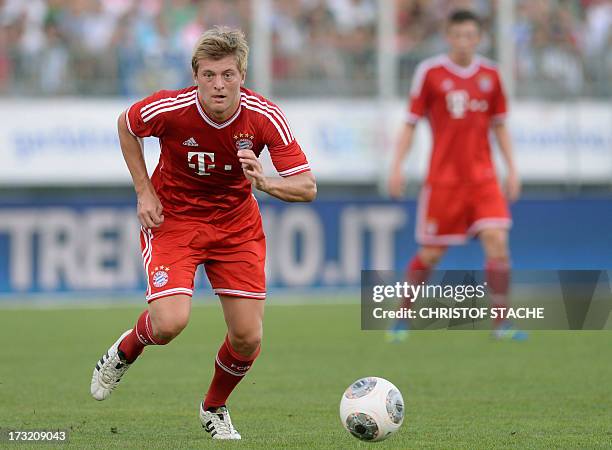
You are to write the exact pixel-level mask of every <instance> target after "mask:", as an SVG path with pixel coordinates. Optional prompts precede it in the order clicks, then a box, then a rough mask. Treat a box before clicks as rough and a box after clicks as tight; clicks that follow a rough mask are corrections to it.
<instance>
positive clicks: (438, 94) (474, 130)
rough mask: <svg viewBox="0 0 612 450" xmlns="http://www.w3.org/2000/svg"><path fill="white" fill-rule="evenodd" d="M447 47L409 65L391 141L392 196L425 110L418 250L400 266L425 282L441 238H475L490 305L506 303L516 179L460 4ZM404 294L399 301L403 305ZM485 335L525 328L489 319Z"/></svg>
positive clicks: (502, 103) (499, 89) (500, 113)
mask: <svg viewBox="0 0 612 450" xmlns="http://www.w3.org/2000/svg"><path fill="white" fill-rule="evenodd" d="M446 38H447V41H448V44H449V52H448V54H444V55H440V56H435V57H432V58H429V59H426V60H424V61H423V62H421V63H420V64H419V66H418V67H417V69H416V71H415V74H414V79H413V82H412V87H411V90H410V101H409V107H408V111H407V116H406V121H405V124H404V125H403V128H402V130H401V132H400V134H399V136H398V139H397V143H396V146H395V152H394V157H393V162H392V165H391V167H392V168H391V174H390V177H389V186H388V188H389V194H390V195H391V197H393V198H399V197H400V196H401V194H402V189H403V185H404V175H403V172H402V165H403V164H402V163H403V161H404V159H405V158H406V156H407V155H408V153H409V151H410V147H411V145H412V141H413V136H414V130H415V127H416V124H417V122H418V120H419V119H421V118H423V117H426V118H427V119H428V121H429V124H430V127H431V131H432V134H433V149H432V153H431V160H430V164H429V171H428V174H427V178H426V180H425V183H424V185H423V187H422V189H421V192H420V195H419V199H418V211H417V218H416V233H415V234H416V240H417V242H418V244H419V246H420V247H419V250H418V252H417V254H416V255H415V256H414V257H413V259H412V260H411V261H410V262H409V264H408V267H407V268H406V279H407V280H408V281H409V282H410V283H412V284H419V283H422V282H425V281H426V280H427V279H428V278H429V276H430V273H431V270H432V269H433V268H434V267H435V266H436V265H437V264H438V262H439V261H440V259H441V258H442V257H443V256H444V254H445V252H446V250H447V248H448V246H449V245H461V244H464V243H465V242H466V241H467V240H468V239H469V238H471V237H478V239H479V240H480V242H481V244H482V248H483V250H484V254H485V261H486V262H485V271H486V278H487V283H488V286H487V287H488V292H489V296H490V297H491V301H492V306H494V307H505V306H507V304H508V290H509V283H510V253H509V249H508V230H509V229H510V227H511V224H512V220H511V217H510V211H509V208H508V201H515V200H516V199H517V198H518V197H519V195H520V191H521V183H520V179H519V175H518V173H517V169H516V166H515V163H514V158H513V154H512V143H511V140H510V135H509V132H508V129H507V127H506V124H505V118H506V113H507V104H506V96H505V94H504V89H503V86H502V82H501V78H500V75H499V73H498V71H497V68H496V67H495V65H494V64H493V63H492V62H491V61H489V60H487V59H485V58H483V57H482V56H480V55H478V54H476V49H477V47H478V44H479V42H480V38H481V22H480V19H479V18H478V16H476V15H475V14H474V13H472V12H471V11H468V10H457V11H455V12H453V13H452V14H451V15H450V17H449V18H448V23H447V29H446ZM491 130H492V131H493V134H494V135H495V138H496V139H497V142H498V145H499V148H500V150H501V154H502V156H503V159H504V162H505V164H506V167H507V178H506V185H505V195H504V193H503V192H502V189H501V188H500V185H499V184H498V181H497V177H496V173H495V168H494V165H493V161H492V158H491V146H490V143H489V133H490V131H491ZM411 304H412V303H411V301H410V299H405V301H404V303H403V304H402V307H410V305H411ZM408 326H409V324H408V323H407V322H406V321H405V320H399V321H397V322H395V324H394V326H393V328H392V330H390V337H391V338H392V339H394V340H401V338H402V337H404V336H405V333H406V329H407V327H408ZM493 335H494V336H495V337H497V338H509V339H516V340H522V339H524V338H526V334H525V333H524V332H522V331H519V330H515V329H514V328H513V327H512V326H511V325H510V324H509V323H508V322H507V321H504V320H496V321H495V323H494V332H493Z"/></svg>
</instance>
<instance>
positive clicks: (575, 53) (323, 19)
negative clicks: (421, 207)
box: [0, 0, 612, 97]
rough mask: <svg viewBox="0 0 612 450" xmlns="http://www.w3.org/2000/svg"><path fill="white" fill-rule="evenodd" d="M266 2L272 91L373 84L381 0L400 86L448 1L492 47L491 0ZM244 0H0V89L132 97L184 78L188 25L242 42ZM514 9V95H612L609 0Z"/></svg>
mask: <svg viewBox="0 0 612 450" xmlns="http://www.w3.org/2000/svg"><path fill="white" fill-rule="evenodd" d="M269 1H270V6H271V14H270V15H269V19H268V20H269V30H270V33H271V39H272V42H271V56H272V57H271V64H272V66H271V75H272V80H273V83H272V85H273V89H274V91H275V92H274V93H275V94H276V95H316V94H323V95H328V94H329V93H331V92H333V93H334V94H336V95H374V94H376V89H377V82H376V78H377V72H376V71H377V54H378V52H377V32H378V26H379V20H378V16H379V9H380V7H381V2H383V1H394V4H393V5H394V8H395V14H396V16H395V17H396V26H397V35H396V40H395V47H396V49H397V62H398V68H399V74H398V77H399V79H400V80H401V85H402V86H404V85H406V84H407V83H409V80H410V78H411V76H412V73H413V71H414V68H415V66H416V64H417V63H418V62H419V61H420V60H421V59H422V58H424V57H427V56H430V55H432V54H435V53H439V52H442V51H444V49H445V44H444V37H443V34H442V33H441V32H443V30H444V21H445V18H446V17H447V15H448V13H449V12H450V11H451V10H452V9H454V8H458V7H468V8H471V9H473V10H475V11H477V12H478V13H479V14H480V15H481V16H482V18H483V25H484V27H483V31H484V33H483V42H482V45H481V49H480V51H481V52H482V53H484V54H486V55H488V56H491V57H493V58H495V56H496V55H495V49H496V43H495V38H496V36H495V32H494V30H495V17H496V14H497V11H496V5H497V2H496V1H490V0H269ZM255 7H256V6H255V2H254V0H0V94H3V95H20V96H23V95H117V94H119V95H129V96H137V95H141V94H143V93H147V92H151V91H152V90H155V89H157V88H159V87H161V86H164V87H173V86H175V87H178V86H183V85H187V84H190V83H191V75H190V72H189V60H190V56H191V51H192V48H193V44H194V43H195V41H196V40H197V38H198V37H199V35H200V34H201V33H202V32H203V31H204V30H205V29H207V28H209V27H210V26H212V25H215V24H225V25H230V26H235V27H240V28H242V29H243V30H244V31H245V33H246V34H247V37H248V38H250V40H251V41H252V40H253V38H254V36H251V35H250V34H251V25H252V21H253V14H255V13H256V11H255V10H254V8H255ZM515 16H516V21H515V28H514V36H515V39H516V65H515V67H516V73H515V74H514V75H515V77H516V78H517V80H518V81H519V83H517V85H518V86H519V88H520V89H519V94H521V93H523V94H527V95H548V94H549V93H550V95H551V96H553V97H554V96H555V95H557V96H566V95H591V96H597V95H611V92H610V85H611V84H612V0H519V1H518V2H517V7H516V13H515ZM252 57H257V55H252ZM523 81H524V82H523ZM402 91H405V90H404V89H402Z"/></svg>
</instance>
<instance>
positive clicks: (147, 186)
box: [117, 112, 164, 228]
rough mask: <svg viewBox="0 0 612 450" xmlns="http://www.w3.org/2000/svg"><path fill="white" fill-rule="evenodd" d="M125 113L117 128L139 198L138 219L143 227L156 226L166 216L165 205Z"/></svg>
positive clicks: (121, 116) (121, 115) (139, 142)
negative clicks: (148, 171) (152, 182)
mask: <svg viewBox="0 0 612 450" xmlns="http://www.w3.org/2000/svg"><path fill="white" fill-rule="evenodd" d="M125 115H126V113H125V112H123V113H121V114H120V115H119V119H118V120H117V129H118V132H119V144H120V145H121V152H122V153H123V159H125V163H126V164H127V167H128V170H129V171H130V175H131V176H132V181H133V183H134V190H135V191H136V196H137V198H138V219H139V220H140V223H141V225H142V226H143V227H145V228H155V227H158V226H159V225H161V223H162V222H163V221H164V216H163V215H162V210H163V207H162V204H161V202H160V201H159V198H158V197H157V194H156V193H155V189H154V188H153V185H152V184H151V179H150V178H149V174H148V173H147V166H146V164H145V160H144V155H143V149H142V142H141V140H140V139H139V138H137V137H136V136H134V135H133V134H132V133H130V130H129V129H128V127H127V122H126V117H125Z"/></svg>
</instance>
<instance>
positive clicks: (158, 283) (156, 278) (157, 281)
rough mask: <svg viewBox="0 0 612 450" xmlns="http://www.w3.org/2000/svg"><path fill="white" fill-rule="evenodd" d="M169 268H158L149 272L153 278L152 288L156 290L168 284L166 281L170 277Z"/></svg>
mask: <svg viewBox="0 0 612 450" xmlns="http://www.w3.org/2000/svg"><path fill="white" fill-rule="evenodd" d="M169 270H170V267H164V266H159V267H156V268H155V269H153V270H152V271H151V276H152V277H153V286H155V287H156V288H159V287H162V286H165V285H166V284H168V279H169V278H170V276H169V275H168V271H169Z"/></svg>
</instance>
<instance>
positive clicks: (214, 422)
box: [200, 402, 242, 439]
mask: <svg viewBox="0 0 612 450" xmlns="http://www.w3.org/2000/svg"><path fill="white" fill-rule="evenodd" d="M200 422H202V427H203V428H204V430H206V431H207V432H208V433H210V436H211V437H212V438H213V439H242V437H241V436H240V433H238V432H237V431H236V429H235V428H234V425H232V419H230V415H229V411H228V410H227V408H226V407H225V406H221V407H219V408H217V410H216V411H215V412H212V411H205V410H204V403H203V402H202V403H200Z"/></svg>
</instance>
